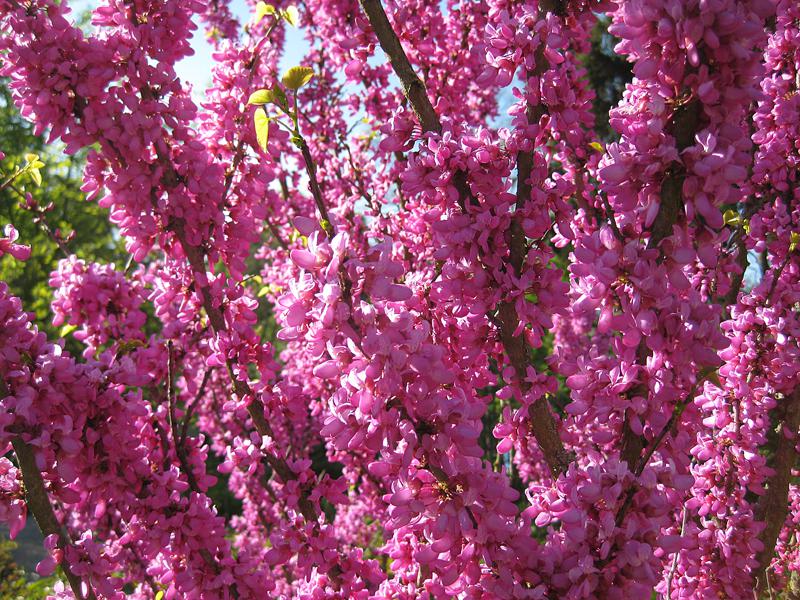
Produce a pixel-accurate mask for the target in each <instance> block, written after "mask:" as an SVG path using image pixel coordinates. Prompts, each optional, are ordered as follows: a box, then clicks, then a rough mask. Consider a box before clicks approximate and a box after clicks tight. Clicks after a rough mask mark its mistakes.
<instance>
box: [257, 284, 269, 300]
mask: <svg viewBox="0 0 800 600" xmlns="http://www.w3.org/2000/svg"><path fill="white" fill-rule="evenodd" d="M267 294H269V286H268V285H265V286H264V287H262V288H261V289H260V290H258V297H259V298H263V297H264V296H266V295H267Z"/></svg>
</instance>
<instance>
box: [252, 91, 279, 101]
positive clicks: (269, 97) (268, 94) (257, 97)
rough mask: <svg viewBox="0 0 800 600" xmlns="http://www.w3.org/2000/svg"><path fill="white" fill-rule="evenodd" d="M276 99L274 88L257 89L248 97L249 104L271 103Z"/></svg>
mask: <svg viewBox="0 0 800 600" xmlns="http://www.w3.org/2000/svg"><path fill="white" fill-rule="evenodd" d="M274 99H275V94H273V93H272V90H256V91H255V92H253V93H252V94H250V97H249V98H248V99H247V103H248V104H269V103H270V102H272V101H273V100H274Z"/></svg>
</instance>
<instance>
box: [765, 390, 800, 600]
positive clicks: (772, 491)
mask: <svg viewBox="0 0 800 600" xmlns="http://www.w3.org/2000/svg"><path fill="white" fill-rule="evenodd" d="M780 409H782V412H783V415H782V418H781V419H780V421H779V422H778V446H777V448H776V449H775V454H774V455H773V456H772V460H771V461H770V466H771V467H772V469H773V470H774V474H773V475H772V477H770V478H769V481H768V482H767V492H766V493H765V494H764V495H763V496H762V497H761V500H760V501H759V503H758V508H757V513H756V515H757V517H758V519H759V520H761V521H764V523H766V527H764V530H763V531H762V532H761V535H760V536H759V537H760V539H761V543H762V544H764V549H763V550H762V551H761V552H760V553H759V554H758V568H757V569H756V572H755V579H756V585H757V587H758V589H759V590H760V591H763V590H764V589H765V587H766V584H767V570H768V569H769V565H770V563H771V562H772V558H773V557H774V556H775V545H776V542H777V540H778V534H779V533H780V532H781V528H782V527H783V524H784V522H785V521H786V515H787V513H788V512H789V501H788V495H789V482H790V480H791V475H792V467H793V466H794V465H795V463H796V462H797V450H796V445H797V430H798V428H800V387H798V388H797V389H795V391H794V392H793V393H792V394H791V395H790V396H788V397H786V398H785V399H784V401H783V402H782V406H781V407H780ZM786 433H788V434H789V435H788V436H787V435H786Z"/></svg>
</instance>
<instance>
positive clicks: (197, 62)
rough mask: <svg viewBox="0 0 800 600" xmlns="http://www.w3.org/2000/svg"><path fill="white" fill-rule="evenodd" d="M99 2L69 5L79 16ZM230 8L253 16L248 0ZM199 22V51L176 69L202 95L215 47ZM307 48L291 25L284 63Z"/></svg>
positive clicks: (235, 0) (80, 0) (75, 0)
mask: <svg viewBox="0 0 800 600" xmlns="http://www.w3.org/2000/svg"><path fill="white" fill-rule="evenodd" d="M97 5H98V2H97V1H96V0H72V1H70V2H69V6H70V7H71V8H72V12H73V15H74V17H76V18H77V16H78V15H79V14H80V13H82V12H83V11H85V10H91V9H93V8H95V7H96V6H97ZM230 8H231V11H233V13H234V15H235V16H237V17H238V18H239V19H240V21H241V22H242V23H246V22H247V21H248V20H250V17H251V16H252V13H251V9H250V7H249V6H248V5H247V3H246V2H245V0H232V2H231V3H230ZM195 23H196V24H197V25H198V28H197V30H195V32H194V36H193V37H192V48H193V49H194V52H195V53H194V55H193V56H190V57H188V58H185V59H184V60H182V61H181V62H180V63H178V64H177V65H176V71H177V73H178V76H179V77H180V78H181V80H182V81H185V82H187V83H191V84H192V86H194V93H195V95H200V94H202V92H203V90H204V89H205V88H206V86H207V85H208V84H209V83H210V81H211V67H212V66H213V62H214V61H213V59H212V58H211V53H212V48H211V46H210V45H209V44H208V42H207V41H206V36H205V30H204V29H203V27H202V24H200V23H199V20H197V18H196V17H195ZM307 49H308V44H307V43H306V41H305V39H304V38H303V32H302V29H297V28H294V27H287V32H286V51H285V53H284V57H283V60H282V61H281V67H282V68H288V67H290V66H292V65H295V64H299V63H300V59H301V58H302V56H303V55H304V54H305V52H306V50H307Z"/></svg>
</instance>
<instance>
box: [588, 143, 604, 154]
mask: <svg viewBox="0 0 800 600" xmlns="http://www.w3.org/2000/svg"><path fill="white" fill-rule="evenodd" d="M589 147H590V148H592V149H594V150H597V151H598V152H603V144H601V143H600V142H591V143H590V144H589Z"/></svg>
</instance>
